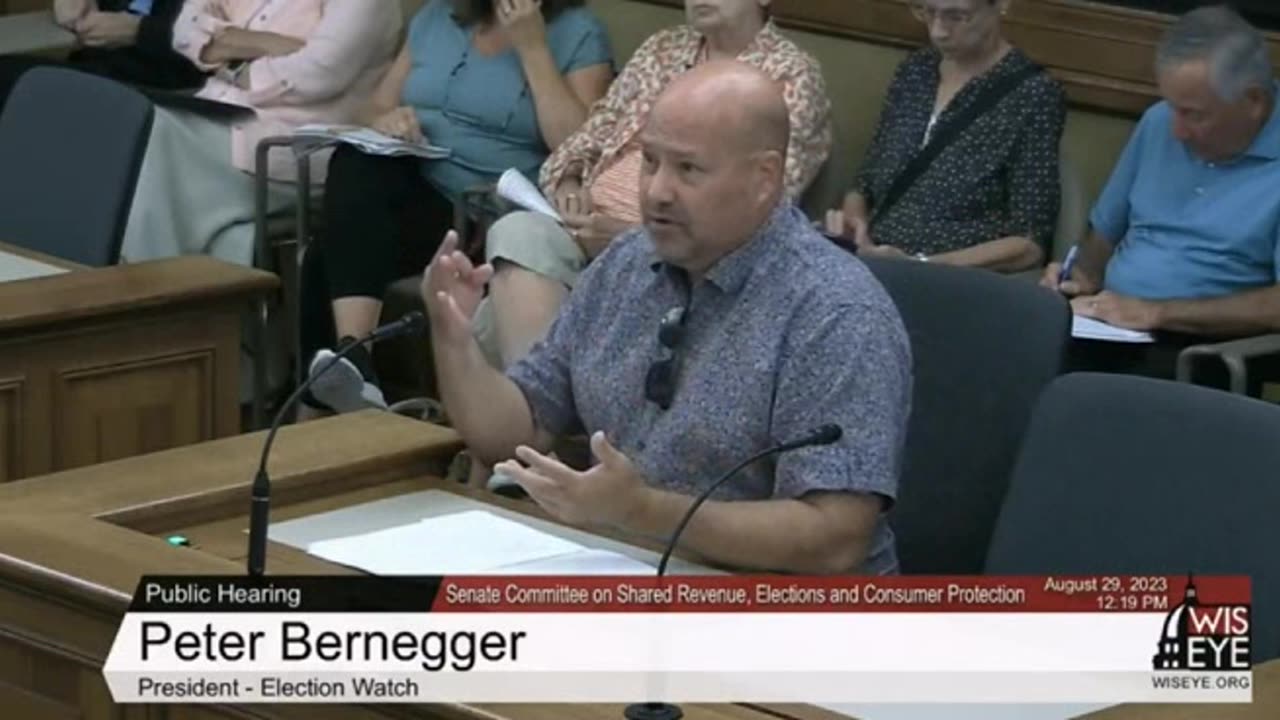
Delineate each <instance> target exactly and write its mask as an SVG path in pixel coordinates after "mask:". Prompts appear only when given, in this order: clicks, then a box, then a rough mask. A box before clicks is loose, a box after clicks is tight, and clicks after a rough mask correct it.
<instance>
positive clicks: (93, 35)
mask: <svg viewBox="0 0 1280 720" xmlns="http://www.w3.org/2000/svg"><path fill="white" fill-rule="evenodd" d="M141 23H142V19H141V18H139V17H138V16H137V15H132V14H130V13H124V12H88V13H85V14H84V16H83V17H81V18H80V19H79V20H78V21H76V24H75V33H76V35H77V36H78V37H79V38H80V42H82V43H84V44H85V45H86V46H88V47H96V48H122V47H129V46H131V45H133V44H134V43H136V42H137V41H138V28H139V27H140V26H141Z"/></svg>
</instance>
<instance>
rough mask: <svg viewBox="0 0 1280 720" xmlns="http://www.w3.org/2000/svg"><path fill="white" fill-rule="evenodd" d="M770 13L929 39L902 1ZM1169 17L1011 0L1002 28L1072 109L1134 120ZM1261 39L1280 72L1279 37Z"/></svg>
mask: <svg viewBox="0 0 1280 720" xmlns="http://www.w3.org/2000/svg"><path fill="white" fill-rule="evenodd" d="M633 1H634V2H642V3H649V4H657V5H669V6H679V5H681V4H682V3H683V0H633ZM773 8H774V13H775V15H776V16H777V17H778V20H779V22H780V23H781V24H782V25H783V26H784V27H795V28H802V29H805V30H810V31H816V32H822V33H828V34H833V35H839V36H844V37H849V38H852V39H856V40H863V41H869V42H874V43H880V44H886V45H894V46H907V47H915V46H919V45H922V44H924V43H925V42H926V41H927V40H928V36H927V34H926V31H925V29H924V26H923V25H921V24H920V23H919V22H918V21H917V20H916V19H915V18H914V17H912V15H911V11H910V9H909V8H908V5H907V0H775V2H774V3H773ZM1171 19H1172V18H1171V17H1170V16H1167V15H1162V14H1160V13H1152V12H1145V11H1141V10H1130V9H1127V8H1121V7H1114V6H1109V5H1101V4H1098V3H1092V2H1084V1H1082V0H1016V1H1015V2H1014V3H1013V5H1012V7H1011V9H1010V12H1009V15H1008V17H1006V18H1005V27H1006V29H1007V32H1008V35H1009V38H1010V40H1011V41H1012V42H1014V43H1015V44H1017V45H1018V46H1019V47H1021V48H1022V49H1023V50H1025V51H1026V52H1027V53H1028V54H1029V55H1031V56H1032V57H1033V58H1035V59H1036V60H1037V61H1038V62H1040V63H1043V64H1044V65H1045V66H1046V67H1048V68H1049V69H1050V71H1051V72H1053V74H1054V75H1055V76H1056V77H1057V78H1058V79H1059V80H1060V81H1061V82H1062V83H1063V86H1064V87H1065V88H1066V90H1067V94H1068V97H1069V98H1070V99H1071V102H1072V104H1073V105H1075V106H1076V107H1081V108H1087V109H1092V110H1101V111H1105V112H1113V113H1120V114H1123V115H1129V116H1132V115H1137V114H1139V113H1141V112H1142V111H1143V110H1145V109H1146V108H1147V107H1149V106H1150V105H1151V103H1153V102H1154V101H1156V100H1157V99H1158V93H1157V92H1156V87H1155V77H1154V74H1155V71H1154V67H1153V65H1154V58H1155V47H1156V44H1157V43H1158V42H1159V39H1160V36H1161V35H1162V34H1163V32H1164V31H1165V29H1166V28H1167V27H1168V26H1169V23H1170V22H1171ZM1267 37H1268V40H1269V42H1270V45H1271V50H1272V57H1273V58H1274V59H1275V61H1276V65H1277V67H1278V68H1280V33H1274V32H1271V33H1267Z"/></svg>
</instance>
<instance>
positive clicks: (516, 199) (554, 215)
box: [498, 168, 562, 222]
mask: <svg viewBox="0 0 1280 720" xmlns="http://www.w3.org/2000/svg"><path fill="white" fill-rule="evenodd" d="M498 196H499V197H502V198H503V199H505V200H508V201H510V202H513V203H515V204H516V205H519V206H520V207H522V208H524V209H526V210H532V211H534V212H538V213H542V214H543V215H546V216H547V217H549V218H551V219H552V220H555V221H556V222H562V220H561V218H560V213H558V212H556V209H555V208H553V207H551V203H550V202H549V201H548V200H547V198H546V196H545V195H543V194H542V191H541V190H539V189H538V188H537V186H536V185H534V184H533V183H532V182H530V181H529V178H527V177H525V176H524V175H523V174H522V173H521V172H520V171H519V170H516V169H515V168H511V169H509V170H507V171H506V172H504V173H502V176H501V177H499V178H498Z"/></svg>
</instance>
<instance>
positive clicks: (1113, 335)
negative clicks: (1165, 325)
mask: <svg viewBox="0 0 1280 720" xmlns="http://www.w3.org/2000/svg"><path fill="white" fill-rule="evenodd" d="M1071 337H1074V338H1080V339H1081V340H1105V341H1107V342H1121V343H1153V342H1155V341H1156V339H1155V338H1154V337H1152V336H1151V333H1147V332H1141V331H1138V330H1126V329H1125V328H1121V327H1116V326H1115V325H1109V324H1107V323H1104V322H1102V321H1101V320H1094V319H1093V318H1087V317H1085V316H1083V315H1076V316H1075V317H1074V319H1073V320H1072V322H1071Z"/></svg>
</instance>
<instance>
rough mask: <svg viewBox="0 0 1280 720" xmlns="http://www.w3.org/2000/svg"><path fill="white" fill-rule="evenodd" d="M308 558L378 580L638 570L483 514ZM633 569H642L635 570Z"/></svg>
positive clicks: (331, 544) (340, 545)
mask: <svg viewBox="0 0 1280 720" xmlns="http://www.w3.org/2000/svg"><path fill="white" fill-rule="evenodd" d="M307 551H308V552H309V553H311V554H312V555H315V556H317V557H321V558H324V559H325V560H329V561H331V562H335V563H338V564H341V565H347V566H350V567H354V568H359V569H361V570H364V571H366V572H370V573H373V574H375V575H501V574H511V575H555V574H564V575H611V574H617V575H633V574H640V573H642V572H643V573H644V574H647V573H649V572H652V569H650V568H648V566H645V565H644V564H643V563H637V562H635V561H633V560H631V559H630V558H627V557H625V556H622V555H617V554H615V553H607V552H602V551H594V550H588V549H587V548H585V547H583V546H581V545H579V544H577V543H574V542H570V541H568V540H564V539H562V538H558V537H556V536H554V535H551V534H548V533H545V532H542V531H540V530H535V529H533V528H531V527H529V526H527V525H524V524H522V523H519V522H516V521H514V520H508V519H506V518H503V517H499V516H497V515H495V514H493V513H491V512H488V511H484V510H470V511H466V512H460V513H454V514H452V515H441V516H438V517H431V518H424V519H422V520H419V521H418V522H416V523H411V524H408V525H399V526H397V527H392V528H387V529H385V530H376V531H374V532H371V533H363V534H360V535H352V536H349V537H343V538H336V539H333V540H321V541H319V542H314V543H311V545H310V546H309V547H308V548H307ZM637 566H639V567H642V568H644V570H643V571H642V570H640V569H639V568H637Z"/></svg>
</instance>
